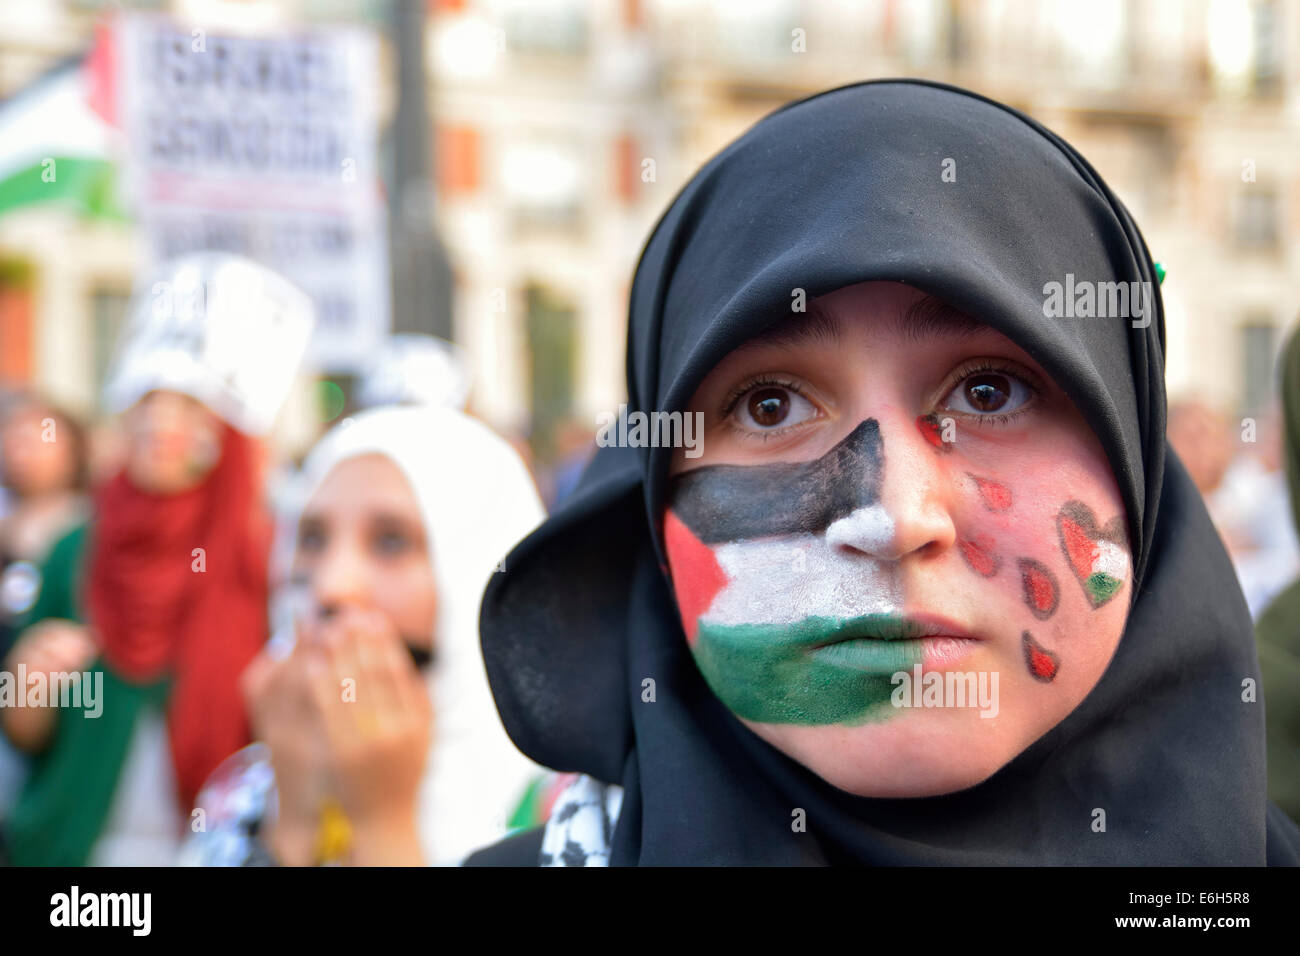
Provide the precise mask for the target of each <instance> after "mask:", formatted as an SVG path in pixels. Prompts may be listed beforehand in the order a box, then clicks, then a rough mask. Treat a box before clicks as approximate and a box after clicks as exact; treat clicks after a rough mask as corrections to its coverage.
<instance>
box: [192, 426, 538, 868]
mask: <svg viewBox="0 0 1300 956" xmlns="http://www.w3.org/2000/svg"><path fill="white" fill-rule="evenodd" d="M294 497H295V501H296V502H297V503H298V505H299V507H300V511H299V513H298V514H296V515H294V516H292V518H291V520H289V521H287V522H285V523H284V524H283V525H282V530H281V534H280V544H279V546H278V547H277V549H276V550H277V559H276V560H277V563H278V564H279V565H280V568H281V572H282V573H283V574H284V576H285V577H286V578H287V581H286V584H285V586H284V587H282V588H280V589H279V591H280V594H281V600H280V601H278V602H277V608H276V609H274V610H273V616H277V617H280V618H281V619H282V625H283V626H281V627H280V628H279V629H278V630H277V636H276V638H275V639H273V640H272V642H271V643H270V645H268V648H267V651H266V652H265V653H264V654H263V655H262V656H261V657H259V658H258V659H257V660H256V661H254V663H253V665H252V666H251V667H250V668H249V670H248V672H246V674H245V677H244V688H245V695H246V699H247V701H248V705H249V710H250V714H251V718H252V721H253V726H254V730H255V732H256V733H257V735H258V739H259V741H260V743H257V744H254V745H252V746H251V747H249V748H247V749H246V750H245V751H243V752H241V753H240V754H237V755H236V756H235V757H234V758H232V759H231V760H230V761H228V762H227V765H226V766H224V767H222V768H219V769H218V770H217V772H216V773H214V774H213V777H212V778H211V779H210V780H209V783H208V785H207V786H206V787H205V788H204V790H203V792H202V793H200V795H199V799H198V801H197V804H196V806H197V808H198V809H199V810H202V811H203V814H202V815H197V814H196V818H197V819H203V820H204V825H203V827H202V828H201V829H200V828H199V827H195V829H196V830H199V832H196V833H195V834H193V835H192V837H191V838H190V840H189V842H188V844H187V846H186V847H185V850H184V852H183V854H182V861H183V862H186V863H197V864H204V865H257V864H284V865H306V864H322V863H353V864H358V865H389V864H392V865H411V864H420V863H425V864H434V863H455V862H458V861H459V860H460V859H461V858H463V857H464V856H465V855H466V854H467V853H468V852H469V851H470V850H472V849H474V848H476V847H478V846H481V845H483V844H485V843H487V842H490V841H491V840H493V839H495V838H497V837H499V836H500V835H502V834H504V833H506V832H507V831H508V830H509V829H511V827H512V826H516V825H529V824H531V822H532V819H531V817H532V815H533V814H532V810H531V808H530V802H532V801H534V800H535V798H536V794H537V790H538V786H539V784H540V778H541V777H542V774H543V771H542V769H541V768H539V767H537V766H536V765H535V764H533V763H532V762H531V761H529V760H528V759H527V758H525V757H524V756H523V755H522V754H520V753H519V752H518V751H517V750H516V749H515V747H514V745H513V744H512V743H511V742H510V740H509V738H508V737H507V736H506V733H505V730H504V729H503V728H502V726H501V721H500V718H499V717H498V715H497V712H496V707H495V704H494V703H493V700H492V696H491V693H490V691H489V688H488V684H487V677H486V674H485V672H484V667H483V661H482V654H481V651H480V649H479V639H478V612H479V602H480V600H481V597H482V593H483V589H484V587H485V586H486V584H487V582H488V580H489V578H490V577H491V575H492V574H493V573H494V572H495V571H497V570H499V569H500V568H501V564H502V562H503V560H504V557H505V555H506V553H507V552H508V551H509V550H510V549H511V548H512V547H513V546H514V544H515V543H516V542H517V541H518V540H519V539H521V538H522V537H524V536H525V535H526V534H527V533H528V532H529V531H531V530H532V529H533V527H535V526H536V525H537V524H538V523H539V522H540V521H541V519H542V517H543V510H542V506H541V502H540V500H539V498H538V495H537V491H536V488H535V486H534V485H533V482H532V479H531V477H530V476H529V475H528V472H527V471H526V469H525V468H524V466H523V463H522V462H521V461H520V460H519V458H518V456H517V455H516V454H515V453H514V452H513V451H512V450H511V449H510V447H509V446H508V445H507V444H506V442H505V441H504V440H502V439H501V438H499V437H498V436H497V435H495V434H494V433H493V432H492V431H491V430H490V429H488V428H487V427H486V426H484V425H483V424H481V423H479V422H477V421H475V420H474V419H472V418H469V417H468V416H466V415H463V414H461V413H459V412H456V411H452V410H450V409H446V408H429V407H424V408H419V407H406V408H381V409H374V410H371V411H367V412H364V413H362V414H360V415H358V416H357V417H356V418H354V419H351V420H347V421H345V423H343V424H341V425H339V426H338V427H336V428H335V429H334V430H333V431H332V432H330V433H329V434H328V435H326V436H325V438H324V439H322V441H321V442H320V444H319V445H317V446H316V448H315V449H313V451H312V452H311V454H310V455H309V456H308V458H307V460H306V462H305V464H304V466H303V470H302V474H301V476H300V479H299V482H298V490H297V492H296V494H295V496H294ZM285 595H288V597H289V599H288V600H285Z"/></svg>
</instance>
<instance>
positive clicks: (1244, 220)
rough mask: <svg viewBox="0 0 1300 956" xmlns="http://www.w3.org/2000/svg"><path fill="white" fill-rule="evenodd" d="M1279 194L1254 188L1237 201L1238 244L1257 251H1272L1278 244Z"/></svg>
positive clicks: (1242, 194)
mask: <svg viewBox="0 0 1300 956" xmlns="http://www.w3.org/2000/svg"><path fill="white" fill-rule="evenodd" d="M1277 207H1278V200H1277V194H1276V193H1275V192H1273V190H1271V189H1267V188H1262V187H1258V186H1254V187H1252V188H1251V189H1249V190H1248V191H1246V192H1243V193H1241V194H1240V195H1239V196H1238V199H1237V223H1236V239H1237V243H1238V244H1239V245H1242V246H1247V247H1250V248H1255V249H1271V248H1273V247H1275V246H1276V245H1277V242H1278V227H1277Z"/></svg>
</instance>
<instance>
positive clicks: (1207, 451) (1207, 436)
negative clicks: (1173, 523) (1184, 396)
mask: <svg viewBox="0 0 1300 956" xmlns="http://www.w3.org/2000/svg"><path fill="white" fill-rule="evenodd" d="M1231 429H1232V426H1231V425H1230V424H1229V422H1228V420H1227V418H1226V417H1224V416H1223V415H1221V414H1220V413H1219V412H1217V411H1215V410H1214V409H1212V408H1210V407H1209V406H1208V405H1205V404H1203V403H1201V402H1197V401H1185V402H1175V403H1173V404H1172V405H1171V406H1170V408H1169V425H1168V427H1167V428H1166V430H1165V434H1166V435H1167V436H1168V438H1169V443H1170V444H1171V445H1173V446H1174V451H1176V452H1177V453H1178V457H1179V458H1181V459H1182V460H1183V464H1184V465H1186V466H1187V473H1188V474H1189V475H1191V476H1192V481H1193V482H1195V484H1196V487H1197V489H1198V490H1199V491H1200V492H1201V494H1203V495H1204V494H1209V493H1210V492H1211V491H1213V490H1214V489H1215V488H1217V487H1219V482H1221V481H1222V480H1223V475H1224V473H1225V472H1226V471H1227V470H1228V466H1229V465H1230V464H1232V454H1233V432H1232V430H1231Z"/></svg>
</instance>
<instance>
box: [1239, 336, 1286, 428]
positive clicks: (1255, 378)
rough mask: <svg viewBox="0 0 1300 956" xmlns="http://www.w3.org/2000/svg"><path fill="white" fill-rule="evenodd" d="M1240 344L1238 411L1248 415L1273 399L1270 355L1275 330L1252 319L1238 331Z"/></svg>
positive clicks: (1273, 353) (1276, 385)
mask: <svg viewBox="0 0 1300 956" xmlns="http://www.w3.org/2000/svg"><path fill="white" fill-rule="evenodd" d="M1238 336H1239V341H1240V342H1241V376H1242V377H1241V381H1242V390H1241V407H1242V411H1243V412H1245V413H1247V414H1249V413H1252V412H1257V411H1260V410H1262V409H1263V408H1264V407H1265V406H1266V405H1267V404H1268V403H1269V402H1270V401H1271V400H1272V398H1273V395H1274V394H1275V392H1276V390H1277V387H1278V383H1277V382H1275V381H1274V371H1273V363H1274V355H1275V350H1276V348H1277V326H1275V325H1274V324H1273V323H1272V322H1270V321H1269V320H1268V318H1267V317H1263V316H1258V315H1257V316H1252V317H1251V318H1248V319H1247V320H1246V321H1245V322H1244V323H1242V325H1241V327H1240V329H1239V330H1238Z"/></svg>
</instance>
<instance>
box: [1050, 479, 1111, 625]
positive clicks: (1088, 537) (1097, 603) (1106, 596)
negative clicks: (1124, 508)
mask: <svg viewBox="0 0 1300 956" xmlns="http://www.w3.org/2000/svg"><path fill="white" fill-rule="evenodd" d="M1056 527H1057V531H1058V533H1059V534H1060V538H1061V548H1062V550H1064V551H1065V558H1066V561H1067V562H1068V563H1069V565H1070V570H1071V571H1073V572H1074V576H1075V577H1076V578H1077V579H1078V581H1079V584H1080V585H1082V586H1083V593H1084V594H1085V595H1087V598H1088V602H1089V603H1090V604H1091V605H1092V606H1093V608H1094V609H1096V608H1099V607H1101V606H1102V605H1103V604H1105V603H1106V602H1107V601H1109V600H1110V599H1111V598H1113V597H1114V596H1115V595H1116V594H1118V593H1119V592H1120V590H1121V589H1122V588H1123V586H1124V581H1125V580H1126V579H1127V578H1128V574H1129V557H1128V551H1127V550H1126V549H1125V546H1124V522H1123V519H1122V518H1119V517H1116V518H1113V519H1112V520H1111V521H1110V523H1109V524H1107V525H1106V526H1105V527H1104V528H1100V527H1098V526H1097V519H1096V516H1095V515H1094V514H1093V512H1092V509H1091V508H1089V507H1088V506H1087V505H1086V504H1084V503H1083V502H1082V501H1067V502H1066V503H1065V504H1064V505H1062V507H1061V511H1060V514H1058V515H1057V518H1056Z"/></svg>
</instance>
